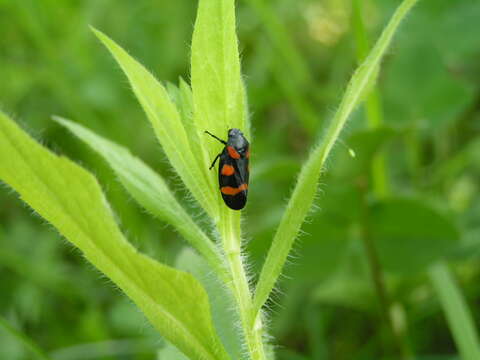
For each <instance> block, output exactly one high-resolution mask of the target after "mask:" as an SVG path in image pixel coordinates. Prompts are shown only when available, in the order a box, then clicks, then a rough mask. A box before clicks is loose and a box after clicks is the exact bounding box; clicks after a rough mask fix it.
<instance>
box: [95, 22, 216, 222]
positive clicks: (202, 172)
mask: <svg viewBox="0 0 480 360" xmlns="http://www.w3.org/2000/svg"><path fill="white" fill-rule="evenodd" d="M94 32H95V34H96V35H97V36H98V38H99V39H100V40H101V41H102V42H103V44H104V45H105V46H106V47H107V48H108V50H110V52H111V53H112V55H113V56H114V58H115V60H116V61H117V62H118V64H119V65H120V67H121V68H122V70H123V71H124V72H125V74H126V75H127V77H128V80H129V81H130V84H131V85H132V89H133V92H134V93H135V95H136V97H137V98H138V100H139V102H140V104H141V105H142V107H143V110H144V111H145V113H146V114H147V117H148V119H149V120H150V122H151V124H152V126H153V130H154V131H155V134H156V135H157V138H158V141H159V142H160V144H161V145H162V148H163V150H164V151H165V154H166V155H167V157H168V160H169V161H170V163H171V164H172V166H173V167H174V168H175V170H176V171H177V173H178V174H179V175H180V177H181V179H182V180H183V182H184V183H185V185H186V186H187V188H188V189H189V190H190V191H191V192H192V194H193V196H194V197H195V199H196V200H197V201H198V202H199V203H200V205H201V206H202V207H203V209H204V210H205V211H206V212H207V213H208V214H209V215H210V216H212V217H215V215H216V214H217V212H218V201H216V200H215V199H216V194H215V193H213V192H212V191H207V190H206V189H210V188H211V187H209V186H208V185H207V184H208V183H207V180H206V179H207V171H208V166H207V165H206V164H207V161H205V162H199V161H198V158H197V157H195V155H194V153H195V152H200V153H203V150H202V148H201V146H199V145H200V144H196V143H194V144H192V143H191V142H190V139H191V138H190V137H189V136H188V134H187V132H188V131H192V129H189V128H187V129H186V128H185V126H184V124H183V122H182V120H181V118H180V113H179V112H178V109H177V108H176V106H175V104H174V103H173V102H172V99H171V98H170V96H169V94H168V93H167V91H166V89H165V87H164V86H163V85H162V84H161V83H159V82H158V81H157V80H156V79H155V78H154V76H153V75H152V74H150V73H149V72H148V71H147V70H146V69H145V67H143V66H142V65H141V64H140V63H138V62H137V61H135V59H133V58H132V57H131V56H130V55H128V53H127V52H126V51H125V50H123V49H122V48H121V47H120V46H119V45H117V44H116V43H115V42H114V41H113V40H112V39H110V38H109V37H108V36H106V35H105V34H103V33H101V32H100V31H98V30H94Z"/></svg>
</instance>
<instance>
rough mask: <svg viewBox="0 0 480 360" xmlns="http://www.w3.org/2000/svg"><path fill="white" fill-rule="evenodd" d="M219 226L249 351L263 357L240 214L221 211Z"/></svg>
mask: <svg viewBox="0 0 480 360" xmlns="http://www.w3.org/2000/svg"><path fill="white" fill-rule="evenodd" d="M219 229H220V234H221V237H222V241H223V247H224V250H225V254H226V257H227V264H228V267H229V269H230V273H231V278H232V283H231V284H230V288H231V289H232V291H233V294H234V297H235V300H236V301H237V306H238V312H239V315H240V320H241V322H242V328H243V332H244V336H245V342H246V345H247V348H248V352H249V353H250V357H251V359H252V360H265V359H266V356H265V350H264V348H263V341H262V332H263V329H262V324H261V319H260V318H259V319H255V318H254V313H253V306H252V295H251V292H250V287H249V284H248V278H247V274H246V272H245V267H244V265H243V261H242V253H241V237H240V216H239V215H237V214H234V213H233V211H232V210H228V209H227V210H224V211H223V213H222V218H221V221H220V224H219Z"/></svg>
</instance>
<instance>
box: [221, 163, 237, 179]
mask: <svg viewBox="0 0 480 360" xmlns="http://www.w3.org/2000/svg"><path fill="white" fill-rule="evenodd" d="M220 173H221V174H222V175H225V176H232V175H233V174H235V168H234V167H233V166H232V165H227V164H225V165H223V166H222V170H221V171H220Z"/></svg>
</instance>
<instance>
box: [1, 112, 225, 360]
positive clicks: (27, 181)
mask: <svg viewBox="0 0 480 360" xmlns="http://www.w3.org/2000/svg"><path fill="white" fill-rule="evenodd" d="M0 152H1V153H2V154H8V156H2V157H1V158H0V179H1V180H2V181H4V182H5V183H6V184H8V185H10V186H11V187H12V188H13V189H15V190H16V191H17V192H18V193H19V194H20V196H21V198H22V200H23V201H25V202H26V203H27V204H29V205H30V206H31V207H32V208H33V209H34V210H35V211H36V212H38V214H40V215H41V216H42V217H43V218H45V219H46V220H47V221H49V222H50V223H51V224H52V225H53V226H55V227H56V228H57V229H58V231H59V232H60V233H61V234H62V235H63V236H65V237H66V238H67V239H68V240H69V241H70V242H71V243H73V244H74V245H75V246H77V247H78V248H79V249H80V250H81V251H82V252H83V254H84V256H85V257H86V258H87V259H88V260H89V261H90V262H91V263H92V264H94V265H95V266H96V267H97V268H98V269H99V270H100V271H102V272H103V273H104V274H105V275H107V276H108V277H109V278H110V279H111V280H112V281H113V282H114V283H115V284H117V285H118V286H119V287H120V288H121V289H122V290H123V291H124V292H125V293H126V294H127V295H128V296H129V297H130V298H131V299H132V300H133V301H134V302H135V303H136V304H137V305H138V306H139V307H140V308H141V309H142V311H143V312H144V313H145V315H146V316H147V317H148V319H149V320H150V321H151V322H152V324H153V325H154V326H155V327H156V328H157V329H158V330H159V331H160V333H161V334H162V335H163V336H164V337H165V338H166V339H168V340H169V341H170V342H172V343H173V344H175V346H177V347H178V348H179V349H180V350H181V351H182V352H183V353H185V354H186V355H187V356H189V357H190V358H192V359H199V360H200V359H201V360H206V359H211V360H214V359H228V355H227V354H226V352H225V350H224V348H223V346H222V345H221V343H220V340H219V338H218V336H217V334H216V333H215V330H214V328H213V325H212V319H211V314H210V307H209V303H208V297H207V294H206V292H205V290H204V289H203V287H202V286H201V285H200V283H199V282H198V281H197V280H196V279H195V278H194V277H192V276H191V275H189V274H187V273H184V272H181V271H178V270H175V269H173V268H170V267H168V266H165V265H162V264H160V263H158V262H156V261H155V260H153V259H151V258H149V257H147V256H145V255H142V254H140V253H138V252H137V250H136V249H135V248H134V247H133V246H132V245H131V244H130V243H129V242H127V241H126V239H125V238H124V237H123V235H122V233H121V232H120V230H119V228H118V226H117V224H116V223H115V221H114V217H113V214H112V211H111V209H110V207H109V204H108V202H107V200H106V199H105V197H104V195H103V193H102V190H101V188H100V186H99V185H98V183H97V181H96V179H95V178H94V177H93V176H92V175H91V174H90V173H89V172H87V171H86V170H84V169H83V168H81V167H80V166H78V165H76V164H75V163H73V162H72V161H70V160H68V159H66V158H64V157H60V156H57V155H55V154H53V153H52V152H50V151H48V150H47V149H45V148H44V147H42V146H41V145H39V144H38V143H37V142H35V141H34V140H33V139H32V138H31V137H29V136H28V135H27V134H26V133H25V132H23V131H22V130H21V129H20V128H19V127H18V126H17V125H16V124H15V123H14V122H13V121H12V120H10V119H9V118H8V117H7V116H6V115H4V114H3V113H0Z"/></svg>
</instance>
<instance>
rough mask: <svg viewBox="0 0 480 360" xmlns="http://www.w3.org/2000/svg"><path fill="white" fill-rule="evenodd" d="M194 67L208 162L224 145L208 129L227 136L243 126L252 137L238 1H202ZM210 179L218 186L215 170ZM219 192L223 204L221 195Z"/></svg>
mask: <svg viewBox="0 0 480 360" xmlns="http://www.w3.org/2000/svg"><path fill="white" fill-rule="evenodd" d="M191 67H192V68H191V73H192V90H193V103H194V109H195V111H194V121H195V123H196V127H197V130H198V134H199V138H200V141H201V142H202V144H203V148H205V149H208V154H206V158H205V164H208V163H209V162H211V161H212V160H213V158H214V157H215V156H216V155H217V154H218V153H219V152H220V150H221V144H219V143H217V142H216V141H215V140H213V139H212V138H210V137H207V136H205V134H204V133H203V132H204V131H205V130H208V131H210V132H211V133H213V134H215V135H217V136H218V137H220V138H225V137H226V135H227V130H228V129H230V128H239V129H240V130H242V131H243V132H244V133H245V135H246V136H247V138H248V139H250V129H249V123H248V121H247V114H246V101H245V93H244V88H243V82H242V78H241V73H240V58H239V54H238V42H237V35H236V32H235V2H234V0H200V2H199V5H198V11H197V19H196V22H195V28H194V31H193V38H192V56H191ZM209 181H210V186H211V188H212V189H214V188H215V187H216V177H215V174H214V173H213V172H211V173H210V174H209ZM215 194H216V195H217V201H218V202H219V203H221V199H220V196H219V194H218V193H217V192H216V193H215Z"/></svg>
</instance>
